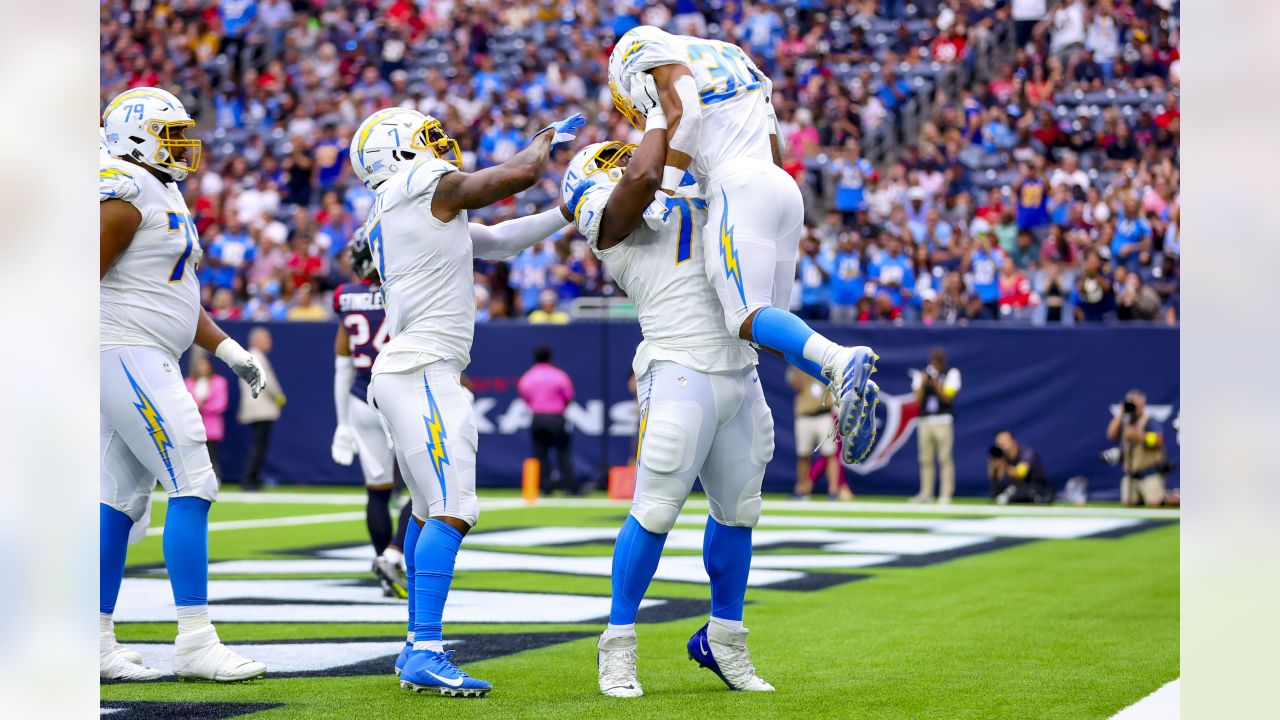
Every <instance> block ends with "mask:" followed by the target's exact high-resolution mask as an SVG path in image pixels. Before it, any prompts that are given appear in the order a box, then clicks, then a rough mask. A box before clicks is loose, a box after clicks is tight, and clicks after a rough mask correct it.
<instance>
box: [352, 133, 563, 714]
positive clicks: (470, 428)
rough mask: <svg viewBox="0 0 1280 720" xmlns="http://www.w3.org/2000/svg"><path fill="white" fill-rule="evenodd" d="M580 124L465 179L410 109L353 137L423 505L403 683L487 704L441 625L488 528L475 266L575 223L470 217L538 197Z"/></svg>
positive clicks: (403, 447) (404, 442)
mask: <svg viewBox="0 0 1280 720" xmlns="http://www.w3.org/2000/svg"><path fill="white" fill-rule="evenodd" d="M583 122H584V120H583V119H582V116H581V115H574V116H571V117H568V118H565V119H564V120H561V121H559V122H557V123H553V124H552V125H550V126H548V127H546V128H543V129H542V130H541V131H540V132H539V133H538V134H536V135H535V136H534V138H533V140H532V141H531V142H530V144H529V146H528V147H526V148H525V149H523V150H521V151H520V152H519V153H516V154H515V155H514V156H513V157H512V158H511V159H509V160H507V161H506V162H505V163H503V164H501V165H498V166H496V167H491V168H486V169H484V170H480V171H478V172H475V173H464V172H460V171H459V170H458V167H459V166H460V165H461V159H460V152H459V149H458V143H457V142H456V141H454V140H452V139H451V138H450V137H449V136H448V135H447V134H445V132H444V129H443V128H442V127H441V125H440V121H439V120H437V119H435V118H433V117H429V116H426V115H423V114H421V113H418V112H415V111H412V110H405V109H402V108H389V109H386V110H380V111H378V112H376V113H374V114H373V115H371V116H370V117H369V118H367V119H366V120H365V121H364V122H363V123H361V125H360V127H359V128H358V129H357V131H356V134H355V137H353V138H352V140H351V165H352V166H353V167H354V168H355V172H356V175H357V176H358V177H359V178H360V179H361V180H362V181H363V182H364V184H365V185H366V186H367V187H368V188H369V189H370V190H373V191H374V192H375V198H374V202H373V207H372V209H371V210H370V212H369V218H368V220H367V221H366V222H365V226H364V227H365V231H366V233H367V236H368V238H369V244H370V245H371V247H372V249H373V257H374V261H375V264H376V267H377V270H378V276H379V277H380V278H382V292H383V295H384V298H385V303H386V312H387V322H388V324H389V327H388V330H389V332H390V335H391V341H390V342H389V343H387V344H386V346H384V347H383V348H382V352H380V353H379V354H378V359H377V361H376V362H374V364H373V372H372V375H373V380H372V385H371V387H370V390H369V400H370V404H371V405H372V406H373V407H374V408H376V409H377V411H378V412H379V413H380V414H381V415H382V417H383V418H384V419H385V420H386V421H387V425H388V427H389V428H390V430H391V436H392V439H393V441H394V444H395V448H396V456H397V459H398V460H399V463H400V468H401V471H402V472H403V473H404V475H405V483H406V484H407V485H408V486H409V493H410V497H411V498H412V500H413V522H412V523H410V524H409V530H408V533H407V535H406V538H405V557H406V560H407V561H408V562H407V564H408V569H409V573H408V578H409V580H408V582H409V585H410V587H409V613H410V623H411V624H410V628H409V633H408V636H407V642H406V644H405V648H404V650H403V651H402V652H401V654H400V657H399V658H398V659H397V660H396V671H397V672H398V673H399V674H400V685H401V687H404V688H410V689H413V690H415V691H419V690H427V691H431V692H438V693H441V694H445V695H472V696H474V695H484V694H485V693H487V692H489V690H490V689H491V688H492V685H491V684H490V683H489V682H487V681H484V680H479V679H476V678H473V677H471V676H470V675H467V674H466V673H465V672H463V671H462V670H461V669H459V668H458V667H457V666H456V665H454V663H453V660H452V654H453V653H452V652H445V651H444V644H443V639H442V637H443V636H442V626H441V616H442V614H443V612H444V605H445V599H446V597H447V596H448V594H449V586H450V584H451V583H452V581H453V566H454V561H455V560H456V558H457V554H458V547H459V545H460V544H461V543H462V537H463V535H465V534H466V533H467V531H468V530H470V529H471V527H472V526H474V525H475V524H476V518H477V516H478V515H479V506H478V505H477V503H476V490H475V488H476V478H475V473H476V443H477V430H476V422H475V417H474V415H473V412H474V411H473V409H472V405H471V401H470V399H469V396H468V394H467V393H466V392H465V390H464V389H463V387H462V386H461V385H460V384H459V376H460V374H461V372H462V370H463V369H464V368H465V367H466V366H467V364H468V363H469V362H470V354H471V341H472V337H473V335H474V333H475V310H476V305H475V293H474V290H473V289H472V277H473V276H472V260H473V258H475V257H484V258H490V259H498V258H504V257H510V256H512V255H515V254H516V253H518V252H520V251H521V250H523V249H524V248H526V247H529V246H532V245H533V244H534V243H536V242H539V241H541V240H542V239H544V238H545V237H547V236H548V235H550V234H552V233H554V232H556V231H557V230H560V229H561V228H563V227H565V226H566V225H568V223H569V213H568V211H567V210H566V209H563V208H559V209H553V210H548V211H546V212H543V213H539V214H537V215H533V216H530V217H526V218H519V219H516V220H510V221H508V222H504V223H501V224H498V225H495V226H493V227H485V226H483V225H477V224H474V223H471V224H469V223H468V221H467V211H468V210H474V209H476V208H482V207H485V206H487V205H492V204H493V203H496V202H499V201H501V200H504V199H506V198H509V197H511V196H512V195H515V194H516V193H518V192H520V191H522V190H525V189H527V188H529V187H531V186H533V184H534V183H536V182H537V181H538V179H539V178H540V177H541V176H542V169H543V166H544V165H545V163H546V161H547V156H548V154H549V153H550V151H551V148H552V146H553V145H555V144H558V143H562V142H567V141H569V140H572V139H573V137H574V136H573V132H574V131H575V130H577V129H578V128H579V127H581V126H582V124H583Z"/></svg>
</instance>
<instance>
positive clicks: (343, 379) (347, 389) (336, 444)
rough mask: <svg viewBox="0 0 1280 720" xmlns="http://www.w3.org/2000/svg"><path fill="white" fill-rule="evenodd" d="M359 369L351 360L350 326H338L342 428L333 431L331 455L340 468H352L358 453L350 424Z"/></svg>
mask: <svg viewBox="0 0 1280 720" xmlns="http://www.w3.org/2000/svg"><path fill="white" fill-rule="evenodd" d="M355 377H356V367H355V364H354V360H353V359H352V357H351V337H350V335H348V334H347V326H346V325H344V324H342V323H338V334H337V336H336V337H335V338H334V339H333V409H334V414H335V415H336V416H337V418H338V427H336V428H334V431H333V442H332V443H331V444H330V446H329V454H330V455H331V456H332V457H333V461H334V462H336V463H338V464H339V465H350V464H351V462H352V461H353V460H355V455H356V451H357V447H356V439H355V434H354V433H353V432H352V431H351V426H350V425H348V424H347V417H348V407H349V405H350V402H351V384H352V383H353V382H354V381H355Z"/></svg>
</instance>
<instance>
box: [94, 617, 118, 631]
mask: <svg viewBox="0 0 1280 720" xmlns="http://www.w3.org/2000/svg"><path fill="white" fill-rule="evenodd" d="M98 632H104V633H111V634H112V635H114V634H115V632H116V626H115V623H113V622H111V613H98Z"/></svg>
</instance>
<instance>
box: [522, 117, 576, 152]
mask: <svg viewBox="0 0 1280 720" xmlns="http://www.w3.org/2000/svg"><path fill="white" fill-rule="evenodd" d="M586 124H587V119H586V118H585V117H583V115H582V113H574V114H572V115H570V116H569V117H567V118H565V119H563V120H560V121H558V122H553V123H551V124H550V125H548V126H546V127H544V128H542V129H541V130H539V131H538V132H537V134H536V135H534V137H537V136H538V135H541V134H542V133H544V132H546V131H548V130H550V131H552V132H553V133H555V135H554V136H553V137H552V138H551V147H553V148H554V147H555V146H556V145H559V144H561V143H567V142H569V141H570V140H572V139H574V138H576V137H577V134H576V133H577V131H578V128H580V127H582V126H583V125H586Z"/></svg>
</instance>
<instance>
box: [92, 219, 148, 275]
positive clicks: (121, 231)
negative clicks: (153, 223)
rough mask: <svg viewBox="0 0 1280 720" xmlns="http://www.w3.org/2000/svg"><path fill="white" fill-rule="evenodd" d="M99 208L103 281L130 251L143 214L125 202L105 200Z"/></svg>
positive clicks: (100, 255) (99, 243) (100, 256)
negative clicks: (126, 251)
mask: <svg viewBox="0 0 1280 720" xmlns="http://www.w3.org/2000/svg"><path fill="white" fill-rule="evenodd" d="M98 206H99V207H98V279H99V280H101V279H102V278H104V277H106V276H107V271H108V270H110V269H111V266H112V265H114V264H115V262H116V258H118V257H120V255H121V254H122V253H123V252H124V251H125V250H128V249H129V245H130V244H131V243H132V242H133V235H134V233H136V232H137V231H138V226H139V225H141V224H142V213H140V212H138V208H136V207H134V206H133V205H132V204H130V203H128V202H125V201H124V200H104V201H103V202H101V203H99V204H98Z"/></svg>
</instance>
